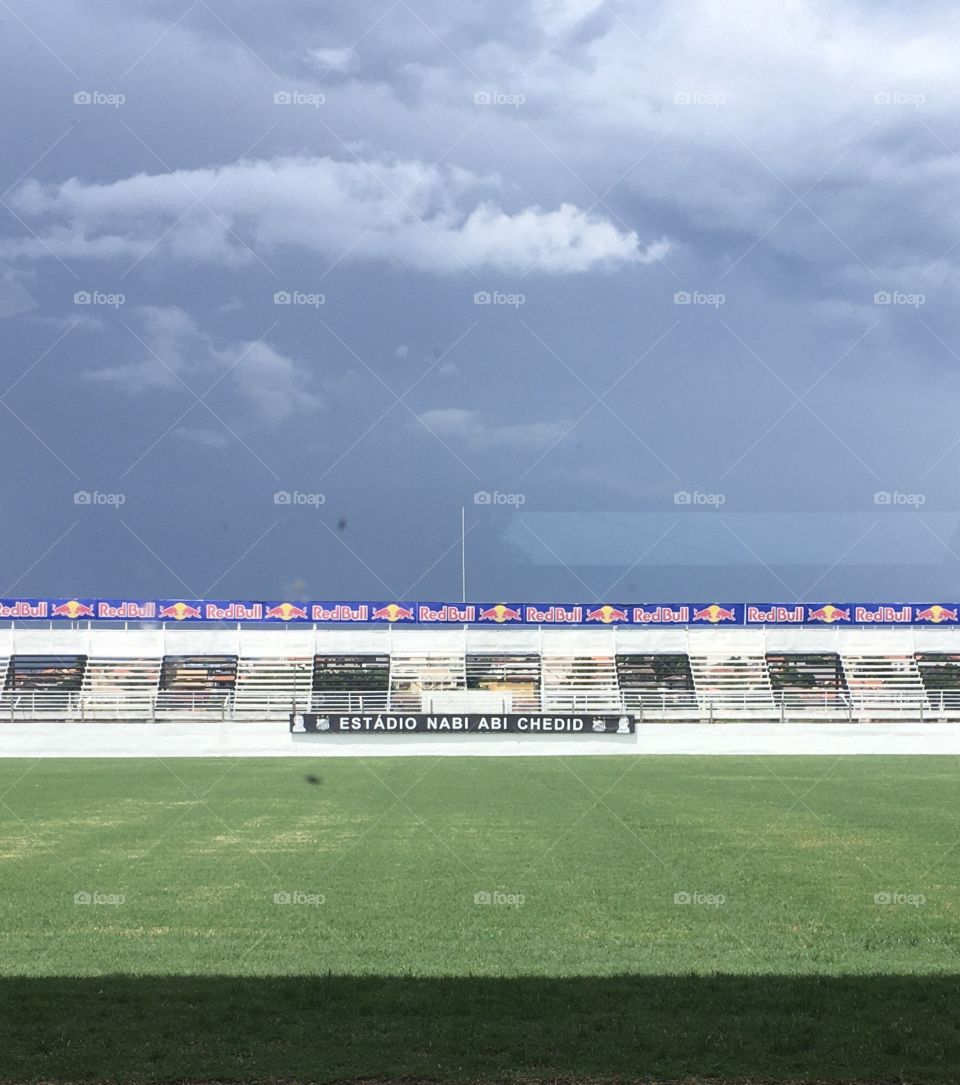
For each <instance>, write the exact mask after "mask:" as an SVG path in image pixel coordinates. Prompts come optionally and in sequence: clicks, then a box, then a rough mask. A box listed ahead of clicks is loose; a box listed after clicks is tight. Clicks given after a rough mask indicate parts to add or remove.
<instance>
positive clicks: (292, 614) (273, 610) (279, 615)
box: [263, 603, 307, 622]
mask: <svg viewBox="0 0 960 1085" xmlns="http://www.w3.org/2000/svg"><path fill="white" fill-rule="evenodd" d="M263 616H264V617H265V618H275V619H277V620H278V621H281V622H292V621H296V620H297V619H304V618H306V616H307V608H306V607H298V606H297V605H296V604H295V603H277V605H276V606H274V607H267V609H266V610H265V611H264V612H263Z"/></svg>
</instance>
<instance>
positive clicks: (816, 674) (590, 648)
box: [0, 626, 960, 721]
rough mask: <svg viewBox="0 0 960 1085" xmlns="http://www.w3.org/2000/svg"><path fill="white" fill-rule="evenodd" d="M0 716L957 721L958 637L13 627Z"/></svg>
mask: <svg viewBox="0 0 960 1085" xmlns="http://www.w3.org/2000/svg"><path fill="white" fill-rule="evenodd" d="M0 677H2V679H3V684H2V689H0V719H6V720H30V719H37V720H40V719H64V720H76V721H82V720H97V719H107V720H136V719H140V720H157V721H163V720H172V719H196V720H204V719H210V720H238V721H243V720H278V721H279V720H285V719H286V718H287V716H288V715H289V714H290V713H291V712H295V711H309V710H311V709H312V710H313V711H317V712H350V713H357V712H362V713H370V712H384V711H393V712H408V713H417V712H463V711H473V712H510V711H512V712H520V713H527V712H547V713H549V712H629V713H633V714H635V715H637V716H639V717H641V718H642V719H644V720H648V721H653V720H658V719H662V720H670V719H701V720H716V721H722V720H725V719H784V720H787V719H794V718H802V719H824V720H830V719H863V720H867V719H908V718H909V719H916V718H922V719H949V718H952V719H960V629H957V630H952V629H896V630H882V629H868V628H860V627H856V628H848V629H836V628H823V629H788V630H782V629H780V630H778V629H773V628H771V629H767V630H763V629H739V630H733V629H690V630H688V629H684V628H671V629H640V630H636V629H627V630H617V629H612V628H604V629H586V630H585V629H549V630H548V629H544V630H537V629H532V630H530V629H528V630H509V629H473V628H470V629H467V630H463V629H450V630H443V631H436V632H429V633H427V632H423V631H417V630H403V629H394V628H380V629H372V628H358V629H355V630H331V629H324V628H317V629H306V630H304V629H291V628H290V627H284V626H279V627H277V628H273V629H236V628H225V627H217V628H213V629H209V628H194V629H190V628H187V627H169V628H166V629H163V628H154V629H137V628H132V629H121V628H102V627H101V628H97V627H94V628H62V627H61V628H56V627H52V628H45V627H37V626H20V627H9V628H6V629H2V630H0Z"/></svg>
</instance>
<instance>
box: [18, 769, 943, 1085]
mask: <svg viewBox="0 0 960 1085" xmlns="http://www.w3.org/2000/svg"><path fill="white" fill-rule="evenodd" d="M958 770H960V761H958V759H957V758H902V757H898V758H883V757H871V758H842V759H832V758H825V757H819V758H813V757H811V758H796V757H790V758H758V757H750V758H725V757H724V758H696V757H682V758H681V757H677V758H670V757H646V758H641V757H629V758H621V757H602V758H601V757H591V758H559V757H549V758H504V759H494V758H437V759H425V758H424V759H421V758H398V759H373V758H371V759H364V760H362V761H358V760H352V759H346V758H337V759H330V760H323V759H316V760H313V759H310V760H306V759H296V760H293V759H290V760H287V759H269V760H247V759H244V760H240V761H228V760H213V759H197V760H174V761H166V762H164V761H159V760H156V759H144V760H140V761H131V760H116V761H113V760H102V761H87V760H44V761H39V762H36V763H30V762H26V761H20V760H16V761H0V795H2V796H3V800H2V803H0V947H2V953H0V1079H2V1080H4V1081H36V1080H44V1081H65V1080H81V1079H83V1080H95V1079H102V1080H125V1081H171V1080H172V1081H179V1080H191V1079H192V1080H223V1081H265V1080H301V1081H315V1082H334V1081H344V1080H349V1079H358V1078H363V1079H393V1080H395V1079H398V1078H410V1079H420V1080H432V1081H436V1080H442V1081H477V1080H480V1079H483V1080H492V1079H503V1078H509V1077H516V1078H522V1079H525V1080H530V1079H535V1080H550V1079H553V1078H555V1077H559V1078H565V1079H570V1078H574V1077H575V1078H589V1079H592V1080H599V1079H604V1080H625V1079H633V1080H637V1079H641V1078H642V1079H647V1078H657V1079H664V1080H665V1079H674V1078H684V1077H688V1076H689V1077H694V1076H698V1077H710V1078H727V1079H738V1080H745V1079H750V1080H762V1081H777V1082H786V1081H828V1080H829V1081H837V1080H849V1081H871V1082H876V1081H895V1080H903V1079H905V1080H910V1081H938V1082H939V1081H943V1082H946V1081H955V1080H957V1067H958V1066H960V1012H958V1011H960V978H958V975H960V968H958V965H960V956H958V953H960V927H958V915H960V824H958V812H960V805H958V802H957V797H958V796H957V778H958ZM310 777H313V779H312V780H311V779H310ZM77 893H87V894H90V895H91V896H93V897H94V902H93V903H89V904H79V903H75V894H77ZM478 893H479V894H491V895H493V896H494V899H493V900H492V901H491V902H490V903H475V895H476V894H478ZM498 893H499V894H502V896H503V902H501V903H497V900H499V899H501V898H498V897H496V896H495V894H498ZM275 894H281V896H280V897H279V898H275ZM285 894H289V895H290V897H291V898H292V902H290V903H285V901H286V899H287V898H286V896H284V895H285ZM298 894H299V895H300V897H303V898H306V900H312V902H310V903H307V902H306V901H304V902H301V903H297V902H296V901H297V900H298V899H299V898H298ZM677 894H687V895H688V896H689V898H690V901H689V903H683V902H682V901H683V900H684V897H683V896H681V897H679V898H677ZM876 894H889V895H891V898H892V899H891V901H890V903H882V901H883V900H884V897H883V896H881V897H880V898H879V900H880V901H881V903H878V902H877V900H878V898H876ZM97 895H99V897H97ZM121 897H122V898H123V899H122V902H119V898H121ZM521 898H522V900H521ZM711 898H712V899H711ZM721 898H722V899H721ZM921 898H922V899H921ZM81 899H82V898H81ZM97 899H99V900H100V901H101V902H100V903H96V900H97ZM321 899H322V903H321V902H320V901H321ZM480 899H481V900H482V899H484V898H480ZM511 899H512V903H510V902H508V901H510V900H511ZM277 900H279V901H280V903H278V902H277ZM676 900H679V901H681V902H680V903H677V902H676ZM111 901H112V902H111ZM471 977H473V978H471Z"/></svg>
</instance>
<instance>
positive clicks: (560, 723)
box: [290, 712, 636, 735]
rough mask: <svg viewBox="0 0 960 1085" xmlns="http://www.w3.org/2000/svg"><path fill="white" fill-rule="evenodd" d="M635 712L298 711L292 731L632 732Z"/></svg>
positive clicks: (388, 732)
mask: <svg viewBox="0 0 960 1085" xmlns="http://www.w3.org/2000/svg"><path fill="white" fill-rule="evenodd" d="M635 729H636V720H635V719H634V717H633V716H628V715H620V716H612V715H596V714H593V713H581V714H567V713H549V714H547V713H544V714H542V715H530V716H524V715H520V714H518V713H509V714H502V715H498V714H494V713H492V712H462V713H454V712H432V713H424V714H420V713H407V712H367V713H338V712H324V713H320V712H302V713H300V712H298V713H296V714H293V715H291V716H290V731H291V732H292V733H293V734H308V735H412V734H431V735H432V734H437V735H505V734H507V735H514V734H524V735H525V734H530V735H632V734H633V732H634V730H635Z"/></svg>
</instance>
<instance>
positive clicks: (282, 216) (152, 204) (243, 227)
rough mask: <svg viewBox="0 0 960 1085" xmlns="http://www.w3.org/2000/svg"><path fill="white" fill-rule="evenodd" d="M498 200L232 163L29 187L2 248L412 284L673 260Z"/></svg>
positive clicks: (379, 179) (423, 171)
mask: <svg viewBox="0 0 960 1085" xmlns="http://www.w3.org/2000/svg"><path fill="white" fill-rule="evenodd" d="M497 187H498V182H497V180H496V179H495V178H491V177H483V176H481V175H479V174H476V173H471V172H470V171H468V170H464V169H457V168H452V167H451V168H440V167H436V166H425V165H424V164H423V163H422V162H419V161H415V160H408V161H397V162H389V163H388V162H382V161H367V162H359V161H358V162H343V161H338V160H335V159H333V158H327V157H322V158H320V157H286V158H276V159H272V160H270V161H263V160H256V161H241V162H236V163H234V164H232V165H227V166H222V167H219V168H217V169H197V170H178V171H175V172H173V173H168V174H158V175H148V174H137V175H135V176H133V177H128V178H126V179H124V180H120V181H114V182H112V183H107V184H95V183H88V182H84V181H80V180H78V179H76V178H73V179H70V180H68V181H64V182H63V183H61V184H56V183H54V184H41V183H40V182H37V181H29V182H27V183H25V184H23V185H22V186H21V187H20V188H19V189H18V190H17V191H16V192H15V193H14V194H13V196H12V197H11V198H10V199H11V202H12V204H13V206H14V207H15V208H16V210H17V212H18V214H20V215H22V216H24V217H25V218H26V219H30V220H32V221H33V222H35V223H36V224H37V233H38V235H39V236H38V237H36V238H34V237H22V238H19V239H15V240H12V241H6V242H4V243H3V244H2V246H0V252H2V253H4V254H6V255H8V256H11V257H15V256H27V257H32V258H38V259H42V258H45V257H49V256H50V254H51V253H54V254H56V255H58V256H60V257H62V258H64V259H69V258H71V257H72V258H80V257H88V258H94V259H115V258H116V259H119V258H123V259H131V260H134V259H138V258H140V257H142V256H144V255H145V254H148V253H151V252H154V251H157V250H159V251H164V252H167V253H169V254H171V255H172V256H175V257H178V258H182V259H186V260H191V261H196V262H216V263H222V264H228V265H229V264H238V263H249V262H251V261H252V260H253V259H254V257H253V255H252V253H251V251H250V249H249V248H247V247H246V245H249V246H251V247H252V249H253V250H254V251H256V252H257V253H261V252H262V253H265V254H270V253H272V252H273V251H274V250H276V249H279V248H282V247H287V248H300V249H306V250H309V251H314V252H319V253H322V254H324V255H325V256H326V257H328V258H330V259H331V260H338V259H341V258H343V259H350V260H357V259H377V260H383V261H386V262H389V263H394V264H398V265H402V266H407V267H413V268H417V269H419V270H422V271H434V272H458V271H463V270H465V269H468V268H490V269H495V270H500V271H510V272H521V271H525V270H527V269H530V270H535V271H542V272H548V273H557V274H562V273H572V272H581V271H587V270H590V269H592V268H595V267H615V266H622V265H625V264H631V263H640V264H646V263H651V262H652V261H654V260H656V259H659V258H661V257H662V256H663V255H664V254H665V253H666V251H667V250H668V248H669V244H668V242H667V241H665V240H659V241H654V242H652V243H651V244H648V245H645V244H642V243H641V241H640V239H639V238H638V236H637V235H636V233H635V232H633V231H631V230H627V229H621V228H619V227H617V226H614V225H613V224H612V223H611V222H610V221H609V219H607V218H605V217H604V216H603V215H601V214H594V213H591V212H590V211H583V210H581V209H580V208H578V207H576V206H574V205H573V204H571V203H562V204H561V205H560V207H559V208H558V209H556V210H552V211H550V210H544V209H543V208H541V207H539V206H528V207H524V208H521V209H520V210H517V211H515V212H508V211H505V210H504V209H503V208H502V207H500V206H499V205H498V204H496V203H494V202H492V200H491V199H489V198H483V199H481V198H480V196H481V194H483V193H489V192H490V191H491V190H495V189H496V188H497ZM198 199H200V200H201V201H202V202H201V203H199V204H198V203H197V200H198ZM240 238H243V241H241V240H240ZM158 239H159V240H158Z"/></svg>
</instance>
